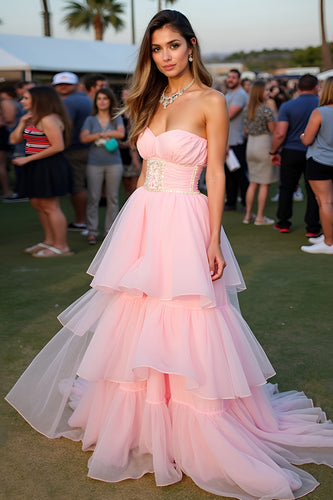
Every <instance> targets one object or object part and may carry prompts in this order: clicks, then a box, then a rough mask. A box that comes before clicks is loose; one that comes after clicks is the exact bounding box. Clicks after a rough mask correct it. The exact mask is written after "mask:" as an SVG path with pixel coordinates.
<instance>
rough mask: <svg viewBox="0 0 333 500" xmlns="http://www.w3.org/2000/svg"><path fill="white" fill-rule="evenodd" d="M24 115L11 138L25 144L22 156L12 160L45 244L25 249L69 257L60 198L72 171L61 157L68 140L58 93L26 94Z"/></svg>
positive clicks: (36, 91)
mask: <svg viewBox="0 0 333 500" xmlns="http://www.w3.org/2000/svg"><path fill="white" fill-rule="evenodd" d="M22 105H23V107H24V109H25V110H26V111H27V113H26V114H25V115H23V116H22V117H21V119H20V121H19V124H18V126H17V127H16V128H15V130H13V132H12V133H11V134H10V142H11V143H12V144H18V143H20V142H22V138H24V139H25V140H26V146H25V153H26V155H25V156H22V157H16V158H14V159H13V163H14V165H18V166H19V167H20V168H21V169H22V175H21V179H20V186H19V189H20V194H22V195H25V196H28V197H29V198H30V203H31V205H32V207H33V208H34V209H35V210H36V211H37V212H38V216H39V220H40V222H41V225H42V228H43V230H44V240H43V242H41V243H37V244H35V245H33V246H31V247H28V248H26V249H25V250H24V251H25V252H26V253H29V254H32V255H33V257H59V256H65V255H66V256H67V255H72V252H71V251H70V249H69V247H68V243H67V221H66V217H65V215H64V213H63V211H62V210H61V206H60V201H59V197H60V196H64V195H65V194H67V193H69V192H70V191H71V188H72V175H71V167H70V165H69V163H68V161H67V160H66V158H65V156H64V155H63V151H64V149H65V146H66V145H68V143H69V140H70V119H69V117H68V115H67V111H66V109H65V107H64V106H63V104H62V102H61V100H60V97H59V96H58V94H57V92H56V91H55V90H54V89H53V88H52V87H48V86H37V87H33V88H31V89H29V90H26V91H25V92H24V94H23V97H22Z"/></svg>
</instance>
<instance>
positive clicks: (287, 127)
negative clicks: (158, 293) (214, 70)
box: [225, 69, 333, 255]
mask: <svg viewBox="0 0 333 500" xmlns="http://www.w3.org/2000/svg"><path fill="white" fill-rule="evenodd" d="M332 85H333V84H332V78H328V79H327V80H326V81H325V82H324V83H323V85H322V87H321V88H320V87H319V81H318V79H317V77H316V76H314V75H311V74H306V75H304V76H302V77H301V78H300V79H299V81H298V86H297V89H295V92H294V93H293V95H290V92H289V91H288V89H287V87H285V86H284V85H282V84H281V82H278V81H277V80H271V81H268V82H266V81H265V80H256V81H254V82H251V81H250V80H249V79H244V80H242V79H241V74H240V72H239V71H238V70H237V69H232V70H230V72H229V74H228V77H227V79H226V100H227V105H228V113H229V120H230V130H229V141H228V142H229V155H230V154H234V155H235V156H236V158H237V160H238V164H237V165H236V167H238V168H232V169H231V168H230V166H229V163H228V152H227V161H226V164H225V173H226V202H225V211H230V210H236V209H237V200H239V201H240V203H241V211H243V212H244V213H245V216H244V219H243V223H244V224H250V223H251V222H253V223H254V224H255V225H257V226H262V225H272V226H273V227H274V229H275V230H277V231H279V232H280V233H289V232H290V226H291V224H292V223H291V218H292V214H293V210H292V209H293V201H294V200H295V199H296V200H297V199H301V200H302V199H303V196H302V193H301V197H300V180H301V177H302V175H303V176H304V184H305V189H306V202H305V205H306V209H305V216H304V221H305V225H306V237H307V238H308V239H309V243H311V244H312V245H309V246H307V245H302V246H301V250H302V251H304V252H307V253H311V254H330V255H332V254H333V245H332V236H333V182H332V172H333V169H332V167H333V137H332V133H331V130H332V128H331V125H332V120H333V116H332V115H333V110H332ZM318 94H319V96H320V99H319V97H318ZM320 169H321V170H320ZM319 171H320V173H319ZM276 181H279V190H278V195H277V196H276V197H274V198H273V199H274V200H275V201H277V202H278V209H277V222H275V221H274V220H273V219H270V218H269V217H266V216H265V215H264V210H265V206H266V203H267V199H268V193H269V187H270V184H271V183H273V182H276ZM324 181H325V182H324ZM257 190H258V197H257V213H256V215H254V214H253V213H252V210H253V206H254V200H255V194H256V191H257ZM322 231H323V234H322Z"/></svg>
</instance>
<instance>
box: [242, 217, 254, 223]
mask: <svg viewBox="0 0 333 500" xmlns="http://www.w3.org/2000/svg"><path fill="white" fill-rule="evenodd" d="M254 221H255V215H251V217H250V218H249V219H246V218H244V219H243V224H251V222H254Z"/></svg>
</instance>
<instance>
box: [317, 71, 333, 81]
mask: <svg viewBox="0 0 333 500" xmlns="http://www.w3.org/2000/svg"><path fill="white" fill-rule="evenodd" d="M330 76H333V69H329V70H327V71H323V72H322V73H319V75H317V78H318V79H319V80H326V78H328V77H330Z"/></svg>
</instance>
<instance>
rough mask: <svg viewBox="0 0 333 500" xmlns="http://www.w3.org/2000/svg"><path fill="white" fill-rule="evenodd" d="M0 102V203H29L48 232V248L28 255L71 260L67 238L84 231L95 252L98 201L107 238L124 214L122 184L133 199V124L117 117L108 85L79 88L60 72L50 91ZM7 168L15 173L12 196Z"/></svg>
mask: <svg viewBox="0 0 333 500" xmlns="http://www.w3.org/2000/svg"><path fill="white" fill-rule="evenodd" d="M125 92H126V90H125V89H124V90H123V94H122V97H123V98H124V99H125V95H126V94H125ZM0 99H1V101H0V148H1V149H0V186H1V194H2V198H3V201H4V202H8V203H9V202H18V201H28V200H30V203H31V205H32V206H33V208H35V209H36V210H37V212H38V216H39V220H40V222H41V225H42V228H43V230H44V239H43V241H41V242H40V243H36V244H33V245H31V246H29V247H27V248H26V249H25V250H24V251H25V252H26V253H29V254H31V255H32V256H34V257H57V256H65V255H66V256H68V255H72V254H73V253H72V252H71V251H70V249H69V247H68V243H67V230H72V231H80V232H81V233H82V234H83V235H87V239H88V243H89V244H95V243H96V241H97V238H98V236H99V217H98V211H99V204H100V200H101V197H102V198H103V201H105V203H106V205H107V209H106V218H105V229H104V232H103V236H105V234H106V233H107V231H108V230H109V229H110V227H111V225H112V223H113V221H114V219H115V217H116V216H117V213H118V211H119V201H118V192H119V187H120V183H121V180H123V183H124V188H125V195H126V197H128V196H130V194H132V193H133V191H134V189H135V188H136V182H137V179H138V177H139V175H140V168H141V159H140V156H139V155H138V153H137V151H136V148H133V147H131V146H130V145H129V143H128V141H127V139H126V135H127V134H128V130H129V128H130V123H129V119H128V117H127V116H125V115H124V116H123V117H122V116H118V117H115V114H116V113H117V112H118V111H119V103H118V100H117V98H116V96H115V93H114V92H113V91H112V89H110V88H109V85H108V81H107V78H106V77H105V76H104V75H102V74H89V75H87V76H86V77H84V78H82V79H81V80H80V79H79V78H78V76H77V75H76V74H74V73H71V72H62V73H57V74H55V75H54V77H53V80H52V82H50V85H38V84H37V83H36V82H19V83H18V84H17V85H16V87H13V86H10V85H4V86H2V88H1V89H0ZM9 160H10V163H9ZM8 164H10V165H11V166H12V167H13V168H15V181H14V186H13V188H14V189H11V183H10V182H9V175H8ZM57 165H58V166H59V168H58V169H57V168H56V167H57ZM64 169H65V170H66V172H65V171H64ZM65 194H69V196H70V199H71V203H72V207H73V212H74V220H73V221H71V222H69V223H67V220H66V218H65V216H64V214H63V212H62V210H61V204H60V198H59V197H60V196H63V195H65ZM51 221H52V227H51V225H50V222H51Z"/></svg>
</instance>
